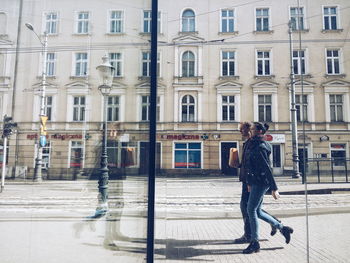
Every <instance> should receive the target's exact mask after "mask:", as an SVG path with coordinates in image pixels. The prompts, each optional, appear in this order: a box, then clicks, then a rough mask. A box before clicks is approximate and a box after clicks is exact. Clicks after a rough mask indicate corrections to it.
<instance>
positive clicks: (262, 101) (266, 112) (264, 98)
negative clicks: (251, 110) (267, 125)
mask: <svg viewBox="0 0 350 263" xmlns="http://www.w3.org/2000/svg"><path fill="white" fill-rule="evenodd" d="M258 114H259V117H258V118H259V121H262V122H265V121H266V122H270V121H272V95H258Z"/></svg>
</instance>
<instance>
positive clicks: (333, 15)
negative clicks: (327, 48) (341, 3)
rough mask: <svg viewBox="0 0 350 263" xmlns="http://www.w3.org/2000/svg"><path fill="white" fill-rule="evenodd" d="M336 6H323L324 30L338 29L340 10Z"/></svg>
mask: <svg viewBox="0 0 350 263" xmlns="http://www.w3.org/2000/svg"><path fill="white" fill-rule="evenodd" d="M337 9H338V8H337V7H335V6H328V7H324V8H323V26H324V30H337V29H338V25H337V24H338V22H337V20H338V18H337V16H338V14H337V13H338V11H337Z"/></svg>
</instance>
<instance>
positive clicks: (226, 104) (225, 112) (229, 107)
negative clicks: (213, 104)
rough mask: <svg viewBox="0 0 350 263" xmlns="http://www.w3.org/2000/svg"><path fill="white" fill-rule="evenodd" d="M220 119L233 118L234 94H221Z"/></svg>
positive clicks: (231, 119)
mask: <svg viewBox="0 0 350 263" xmlns="http://www.w3.org/2000/svg"><path fill="white" fill-rule="evenodd" d="M222 120H223V121H234V120H235V96H222Z"/></svg>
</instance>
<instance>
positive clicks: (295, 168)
mask: <svg viewBox="0 0 350 263" xmlns="http://www.w3.org/2000/svg"><path fill="white" fill-rule="evenodd" d="M288 26H289V31H288V33H289V53H290V91H291V92H290V93H291V107H290V113H291V117H292V147H293V175H292V177H293V178H300V173H299V156H298V128H297V109H296V107H295V78H294V69H293V40H292V33H293V29H292V21H291V20H290V21H289V23H288Z"/></svg>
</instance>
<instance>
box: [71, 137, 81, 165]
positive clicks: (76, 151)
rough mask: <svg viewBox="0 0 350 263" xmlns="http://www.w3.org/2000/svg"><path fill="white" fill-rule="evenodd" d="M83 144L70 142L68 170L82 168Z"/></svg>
mask: <svg viewBox="0 0 350 263" xmlns="http://www.w3.org/2000/svg"><path fill="white" fill-rule="evenodd" d="M83 152H84V149H83V142H81V141H72V142H71V147H70V162H69V167H70V168H82V161H83Z"/></svg>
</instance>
